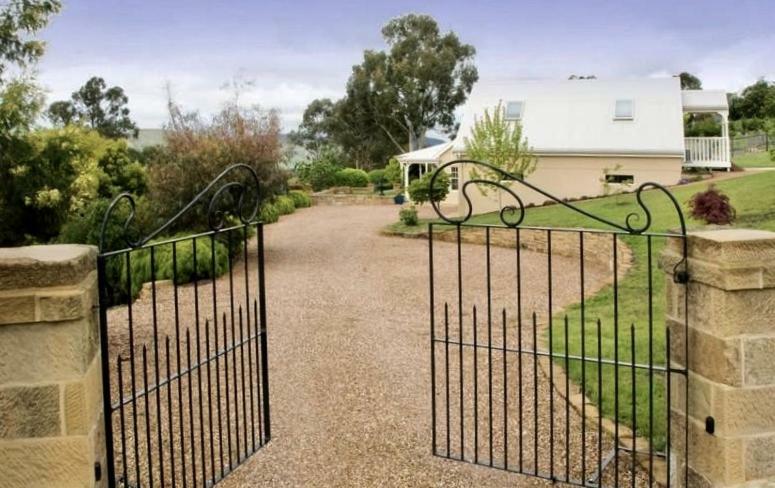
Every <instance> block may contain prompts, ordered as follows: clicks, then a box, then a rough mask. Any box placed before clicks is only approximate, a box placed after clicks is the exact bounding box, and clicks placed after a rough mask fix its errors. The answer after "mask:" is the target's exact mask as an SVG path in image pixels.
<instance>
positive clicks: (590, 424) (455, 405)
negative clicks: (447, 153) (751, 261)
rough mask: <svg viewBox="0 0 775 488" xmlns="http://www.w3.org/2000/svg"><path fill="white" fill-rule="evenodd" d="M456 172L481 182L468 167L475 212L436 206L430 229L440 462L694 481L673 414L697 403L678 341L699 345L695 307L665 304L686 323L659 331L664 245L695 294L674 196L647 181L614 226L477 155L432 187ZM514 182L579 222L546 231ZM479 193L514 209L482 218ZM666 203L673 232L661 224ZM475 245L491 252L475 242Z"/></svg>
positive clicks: (588, 481)
mask: <svg viewBox="0 0 775 488" xmlns="http://www.w3.org/2000/svg"><path fill="white" fill-rule="evenodd" d="M455 165H457V166H459V167H465V166H469V167H475V168H476V169H477V170H478V172H477V173H467V172H465V171H460V174H472V179H469V180H468V181H466V182H465V183H464V184H463V185H462V186H461V188H460V191H461V192H462V193H461V195H462V197H463V198H464V199H465V201H466V202H467V212H466V213H465V214H464V215H462V216H458V217H450V216H447V215H446V214H445V213H444V212H443V211H442V210H441V209H440V208H439V205H438V204H436V203H434V204H433V206H434V209H435V211H436V213H437V215H438V216H439V218H440V219H441V220H442V221H443V222H441V223H432V224H429V229H428V236H429V268H430V269H429V271H430V337H431V343H430V349H431V351H430V356H431V357H430V360H431V387H432V393H431V403H432V405H431V410H432V419H431V421H432V446H433V454H434V455H437V456H440V457H443V458H448V459H453V460H459V461H465V462H469V463H475V464H479V465H485V466H489V467H492V468H497V469H502V470H507V471H512V472H516V473H521V474H525V475H530V476H536V477H540V478H545V479H547V480H551V481H562V482H566V483H570V484H574V485H579V486H588V487H599V486H619V485H623V486H626V485H631V486H633V487H634V486H645V485H648V486H651V485H653V484H656V483H659V484H663V485H668V486H669V485H670V484H671V483H675V482H676V480H678V479H680V480H682V481H687V480H688V478H687V470H686V468H685V466H686V459H687V456H688V454H687V449H683V452H682V453H681V454H680V458H677V457H676V455H675V445H676V442H678V443H680V444H681V445H684V446H685V445H687V444H688V430H687V429H686V427H685V426H679V425H677V424H676V423H675V421H671V418H670V411H671V407H672V406H674V405H676V402H683V403H685V399H686V394H687V391H688V385H687V383H688V382H687V371H686V367H685V365H686V364H687V361H688V355H689V347H688V344H687V341H686V340H683V341H682V342H683V343H682V344H677V343H676V344H673V345H672V346H671V343H670V342H671V341H670V338H671V329H672V330H673V334H674V336H675V335H676V331H678V332H681V333H680V334H679V335H680V336H682V337H686V331H687V327H688V322H687V320H688V319H686V317H687V315H688V314H687V313H686V307H687V305H688V302H687V299H686V293H683V294H682V296H680V297H677V296H671V297H667V298H668V302H669V303H670V306H671V307H673V309H671V315H674V316H676V317H680V318H681V319H680V320H677V321H671V323H669V324H668V325H669V327H664V326H662V324H663V318H664V315H665V314H664V313H663V312H662V304H663V303H664V302H665V297H664V295H663V290H664V288H663V286H662V285H663V284H664V278H663V276H662V272H661V271H660V270H659V268H658V256H659V249H660V248H661V247H662V246H665V245H670V246H676V247H675V248H676V249H677V250H678V253H679V254H681V253H682V256H683V259H682V260H681V261H680V262H679V263H678V264H677V265H676V266H675V267H674V268H672V269H670V270H669V273H668V274H672V276H668V279H671V280H674V281H675V282H676V283H680V284H682V285H683V286H684V287H685V286H686V283H687V281H688V274H687V262H686V226H685V222H684V218H683V215H682V212H681V208H680V205H679V204H678V203H677V201H676V200H675V198H674V197H673V196H672V195H671V194H670V192H669V191H668V190H667V189H665V188H664V187H662V186H660V185H658V184H655V183H644V184H642V185H640V186H639V187H638V188H637V190H636V191H635V193H634V197H635V200H636V202H637V206H638V209H637V210H636V211H635V212H630V213H625V214H624V215H623V218H622V220H621V221H617V220H613V219H609V218H604V217H601V216H599V215H595V214H593V213H592V212H590V211H588V210H585V207H582V206H575V205H571V204H570V203H568V202H566V201H563V200H561V199H558V198H555V197H553V196H552V195H550V194H548V193H547V192H545V191H543V190H541V189H540V188H536V187H535V186H533V185H531V184H529V183H527V182H525V181H523V180H521V179H519V178H517V177H515V176H514V175H511V174H508V173H506V172H504V171H502V170H500V169H498V168H496V167H494V166H492V165H490V164H487V163H482V162H477V161H469V160H459V161H453V162H450V163H447V164H444V165H442V166H441V167H440V168H439V169H438V170H437V172H436V174H434V176H433V177H432V178H431V182H430V185H431V187H433V185H434V182H435V179H436V176H437V175H438V174H439V173H440V172H442V171H445V169H446V168H448V167H450V166H455ZM478 174H484V175H486V176H487V177H489V178H492V179H486V178H485V177H479V176H477V175H478ZM517 187H519V188H520V190H524V191H526V192H529V193H530V194H531V195H532V196H536V195H541V196H542V197H543V198H546V200H547V201H548V203H555V204H556V206H555V207H552V209H551V210H547V211H551V212H554V213H555V215H554V217H555V219H553V221H554V220H556V218H557V217H559V216H560V215H561V214H563V212H565V213H564V214H563V215H565V217H564V218H565V219H566V220H567V221H568V222H569V225H568V226H567V227H551V226H548V225H544V224H545V222H542V221H541V216H540V215H538V216H535V217H534V216H533V214H532V213H530V212H528V211H527V208H526V205H525V204H524V203H523V200H522V199H521V198H520V196H519V194H518V193H517V192H516V191H515V188H517ZM479 188H482V189H483V192H485V193H487V194H488V195H490V196H492V197H493V198H495V197H496V196H498V198H500V199H501V200H500V204H499V206H500V208H501V210H500V213H499V214H497V215H496V214H491V216H490V217H489V218H488V217H486V216H485V217H472V215H473V211H474V209H473V204H472V198H480V195H472V194H469V193H468V192H469V191H472V192H473V191H480V190H479ZM647 190H654V191H647ZM492 192H496V193H495V194H493V193H492ZM520 192H521V191H520ZM504 198H507V199H509V200H510V201H509V202H508V203H507V204H505V203H504V202H503V199H504ZM617 198H620V199H622V204H624V203H626V200H625V199H626V198H627V197H626V196H625V195H622V196H621V197H617ZM654 205H662V206H663V207H665V208H666V209H667V211H669V212H668V214H672V215H673V216H672V217H671V218H670V220H669V221H668V222H655V221H653V216H652V209H653V208H654ZM614 206H615V208H616V209H618V206H616V205H614ZM622 208H626V207H622ZM673 212H674V213H673ZM665 214H666V212H662V215H665ZM531 218H532V220H531ZM528 224H529V225H528ZM590 225H591V226H593V227H592V228H584V227H585V226H590ZM670 226H675V227H676V228H677V229H678V230H675V231H670V230H668V229H669V228H670ZM440 240H443V241H446V242H443V243H441V244H439V243H438V241H440ZM472 240H473V241H476V242H479V243H481V244H484V246H483V247H482V246H476V247H464V246H463V245H462V244H463V243H464V242H468V241H472ZM472 288H473V289H475V290H476V291H475V292H471V291H469V290H470V289H472ZM561 307H562V308H561ZM673 322H675V323H673ZM676 328H678V329H676ZM671 348H672V349H671ZM679 358H680V364H679V361H678V359H679ZM677 396H678V397H680V398H677ZM683 403H682V404H683ZM633 432H634V435H633Z"/></svg>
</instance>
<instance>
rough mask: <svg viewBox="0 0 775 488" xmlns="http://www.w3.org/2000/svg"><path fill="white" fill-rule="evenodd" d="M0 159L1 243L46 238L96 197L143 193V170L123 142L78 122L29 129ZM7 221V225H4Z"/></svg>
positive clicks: (11, 243) (18, 242)
mask: <svg viewBox="0 0 775 488" xmlns="http://www.w3.org/2000/svg"><path fill="white" fill-rule="evenodd" d="M22 142H23V145H24V146H25V150H24V152H23V153H15V154H14V152H15V151H5V153H6V154H4V155H3V157H4V158H9V159H5V160H3V161H0V182H2V183H0V195H2V197H0V200H1V201H0V220H2V221H3V230H2V231H0V245H18V244H22V243H24V242H25V240H27V241H30V240H33V241H34V240H39V241H47V240H50V239H53V238H56V236H57V235H59V232H60V229H61V227H62V226H63V225H64V224H65V222H66V221H68V220H69V219H70V218H71V217H73V216H74V215H77V214H78V213H79V212H80V211H81V210H82V209H84V208H85V207H86V206H88V205H89V203H90V202H91V201H93V200H94V199H96V198H98V197H99V196H104V197H109V196H112V195H114V194H115V193H116V192H118V191H123V190H128V191H132V192H134V193H136V194H137V193H142V192H143V191H144V189H145V181H146V178H145V169H144V168H143V167H142V165H140V164H139V163H137V162H136V161H135V160H134V159H133V158H132V157H131V155H130V153H129V150H128V148H127V145H126V142H125V141H123V140H111V139H106V138H104V137H102V136H100V135H99V134H98V133H97V132H96V131H93V130H89V129H85V128H82V127H77V126H67V127H64V128H61V129H46V130H39V131H36V132H33V133H30V134H28V135H26V136H25V137H24V140H23V141H22ZM6 226H7V227H6Z"/></svg>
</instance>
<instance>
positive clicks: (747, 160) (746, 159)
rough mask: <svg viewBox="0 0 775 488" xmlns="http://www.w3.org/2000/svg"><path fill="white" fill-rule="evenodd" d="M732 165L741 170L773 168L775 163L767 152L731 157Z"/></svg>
mask: <svg viewBox="0 0 775 488" xmlns="http://www.w3.org/2000/svg"><path fill="white" fill-rule="evenodd" d="M732 160H733V161H734V163H735V164H736V165H738V166H740V167H743V168H773V167H775V161H773V160H772V157H771V156H770V153H768V152H767V151H761V152H749V153H741V154H738V155H736V156H732Z"/></svg>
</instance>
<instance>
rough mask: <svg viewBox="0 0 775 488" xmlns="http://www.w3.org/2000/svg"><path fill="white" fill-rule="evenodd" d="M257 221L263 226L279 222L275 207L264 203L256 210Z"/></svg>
mask: <svg viewBox="0 0 775 488" xmlns="http://www.w3.org/2000/svg"><path fill="white" fill-rule="evenodd" d="M258 220H260V221H261V222H263V223H265V224H274V223H275V222H277V221H278V220H280V211H279V210H277V207H275V206H274V204H271V203H269V202H265V203H263V204H262V205H261V208H260V209H259V210H258Z"/></svg>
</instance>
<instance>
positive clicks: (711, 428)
mask: <svg viewBox="0 0 775 488" xmlns="http://www.w3.org/2000/svg"><path fill="white" fill-rule="evenodd" d="M705 432H707V433H708V434H711V435H712V434H713V433H714V432H716V419H714V418H713V417H705Z"/></svg>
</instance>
